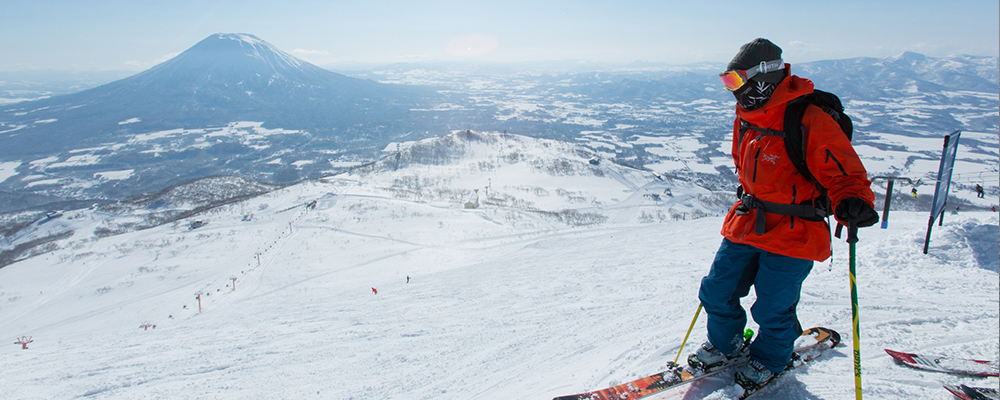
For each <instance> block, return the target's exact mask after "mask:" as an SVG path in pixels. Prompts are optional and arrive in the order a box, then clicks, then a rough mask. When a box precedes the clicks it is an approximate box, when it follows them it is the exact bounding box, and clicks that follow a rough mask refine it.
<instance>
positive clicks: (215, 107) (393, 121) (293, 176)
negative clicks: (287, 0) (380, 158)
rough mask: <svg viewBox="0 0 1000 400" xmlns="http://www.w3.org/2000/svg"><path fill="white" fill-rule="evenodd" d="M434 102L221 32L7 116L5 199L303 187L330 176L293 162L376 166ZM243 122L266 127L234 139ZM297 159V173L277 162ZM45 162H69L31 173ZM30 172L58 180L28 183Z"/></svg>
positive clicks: (411, 90)
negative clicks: (219, 182)
mask: <svg viewBox="0 0 1000 400" xmlns="http://www.w3.org/2000/svg"><path fill="white" fill-rule="evenodd" d="M436 96H437V95H436V94H435V93H434V92H433V91H430V90H427V89H421V88H415V87H404V86H400V85H385V84H380V83H377V82H373V81H369V80H363V79H356V78H349V77H346V76H344V75H340V74H337V73H333V72H330V71H327V70H324V69H322V68H319V67H316V66H315V65H312V64H309V63H306V62H304V61H301V60H298V59H296V58H294V57H292V56H290V55H289V54H287V53H285V52H283V51H281V50H279V49H277V48H275V47H274V46H272V45H271V44H269V43H267V42H265V41H263V40H261V39H259V38H257V37H255V36H253V35H248V34H217V35H212V36H210V37H208V38H206V39H204V40H202V41H201V42H199V43H198V44H196V45H194V46H193V47H191V48H190V49H188V50H186V51H184V52H183V53H181V54H180V55H178V56H176V57H174V58H172V59H170V60H168V61H166V62H164V63H162V64H159V65H157V66H155V67H153V68H151V69H149V70H147V71H145V72H142V73H139V74H136V75H134V76H131V77H128V78H125V79H122V80H118V81H114V82H111V83H109V84H106V85H103V86H99V87H96V88H93V89H89V90H85V91H82V92H79V93H75V94H71V95H64V96H56V97H51V98H47V99H42V100H37V101H31V102H22V103H15V104H11V105H7V106H3V107H0V141H2V143H3V144H4V145H3V146H0V159H2V160H4V161H6V162H14V161H15V160H23V161H24V162H25V164H23V165H20V168H19V169H17V171H15V172H13V173H14V174H15V175H16V174H20V179H16V180H17V181H19V182H15V181H13V180H12V181H11V182H8V186H7V187H8V191H18V190H20V191H21V192H22V193H23V192H44V193H39V194H46V195H54V196H59V197H63V198H75V199H79V198H105V199H106V198H114V199H121V198H124V197H127V196H129V195H136V194H141V193H145V192H149V191H156V190H160V189H163V188H164V187H166V186H169V185H173V184H177V183H181V182H184V181H188V180H191V179H196V178H202V177H205V176H212V175H219V174H233V173H239V174H242V175H243V176H245V177H251V178H257V179H268V180H271V181H277V182H290V181H297V180H299V179H302V178H304V177H309V176H312V177H317V176H320V175H321V172H322V171H324V170H328V169H330V167H321V168H319V169H317V170H315V171H314V170H311V169H310V168H308V167H306V168H304V169H305V172H304V173H302V176H300V173H299V172H298V171H299V169H300V168H297V167H295V166H293V165H291V164H290V163H292V162H295V161H300V160H308V163H310V164H313V163H317V164H319V165H324V164H326V165H329V160H330V159H334V158H335V156H336V155H337V154H347V155H350V154H353V153H355V152H358V151H361V150H363V153H364V154H366V157H368V158H369V159H370V158H371V154H372V153H373V150H371V147H372V146H373V145H377V144H383V145H384V142H385V141H387V140H394V139H395V138H396V137H398V136H402V135H405V134H406V133H408V132H412V131H414V130H415V126H416V125H415V120H413V119H412V116H411V115H410V111H409V109H410V108H413V107H415V106H420V107H424V104H425V102H426V101H427V100H428V99H432V98H434V97H436ZM241 121H260V122H257V123H256V124H255V125H253V123H250V124H251V125H250V126H255V127H256V128H259V129H257V130H255V131H253V132H247V131H245V130H244V131H243V132H245V133H246V134H248V135H250V136H251V138H246V137H242V136H241V135H240V134H238V133H236V132H234V131H232V130H226V129H227V127H232V126H234V124H237V125H239V124H240V123H241ZM192 132H197V133H192ZM205 132H210V134H208V135H204V134H203V133H205ZM270 132H280V134H277V135H274V136H272V134H270ZM178 136H185V137H178ZM261 136H266V138H261ZM257 138H260V139H262V140H254V139H257ZM258 142H260V143H258ZM373 143H374V144H373ZM359 149H361V150H359ZM288 153H291V156H292V157H295V158H296V159H294V160H290V163H289V164H286V165H280V164H271V163H270V162H273V161H274V160H275V159H277V158H280V157H282V156H285V157H286V158H287V157H288V155H287V154H288ZM76 156H83V157H76ZM74 157H76V158H74ZM46 159H50V160H62V161H68V163H56V166H55V167H54V166H53V165H48V167H42V168H38V164H35V166H34V167H32V166H29V165H27V164H26V163H29V162H32V161H40V160H46ZM40 162H42V163H45V162H44V161H40ZM19 164H20V163H19ZM53 167H54V168H53ZM282 167H284V168H282ZM29 170H30V171H29ZM110 171H114V172H113V173H111V174H105V175H103V176H105V177H108V176H115V177H114V178H108V179H104V180H102V179H100V178H99V177H96V176H95V175H94V174H95V173H99V172H110ZM123 171H126V172H123ZM33 175H34V176H36V177H38V176H45V177H46V179H45V180H48V181H49V182H47V183H45V184H41V186H40V187H36V186H35V185H31V184H30V182H31V181H32V180H34V179H32V178H29V177H30V176H33ZM123 175H124V176H123ZM4 179H7V177H6V176H5V177H4ZM52 179H55V180H56V181H52ZM32 188H33V189H32ZM24 189H28V190H24Z"/></svg>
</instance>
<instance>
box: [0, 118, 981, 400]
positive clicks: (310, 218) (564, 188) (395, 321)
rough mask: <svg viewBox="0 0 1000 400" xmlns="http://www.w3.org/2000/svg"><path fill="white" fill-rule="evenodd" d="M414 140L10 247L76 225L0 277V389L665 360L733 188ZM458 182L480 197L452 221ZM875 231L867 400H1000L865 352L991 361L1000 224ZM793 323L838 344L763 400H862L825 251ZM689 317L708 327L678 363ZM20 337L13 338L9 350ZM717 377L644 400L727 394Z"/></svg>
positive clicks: (609, 375)
mask: <svg viewBox="0 0 1000 400" xmlns="http://www.w3.org/2000/svg"><path fill="white" fill-rule="evenodd" d="M422 143H423V142H421V143H417V144H413V145H411V146H410V147H409V149H408V150H406V151H405V152H401V154H400V157H396V158H394V157H389V158H387V159H386V160H384V161H382V162H380V163H378V164H373V165H371V166H368V167H366V168H360V169H357V170H355V171H353V172H352V173H350V174H341V175H336V176H332V177H327V178H324V179H322V180H319V181H312V182H305V183H301V184H297V185H294V186H289V187H286V188H283V189H279V190H275V191H273V192H270V193H267V194H264V195H261V196H257V197H254V198H251V199H248V200H244V201H241V202H238V203H233V204H229V205H226V206H222V207H218V208H215V209H211V210H208V211H205V212H203V213H200V214H198V215H194V216H192V217H190V218H188V219H185V220H180V221H177V222H173V223H168V224H164V225H160V226H157V227H155V228H151V229H146V230H140V231H130V232H127V233H124V234H119V235H112V236H106V235H97V234H95V233H94V232H95V231H98V230H99V228H101V227H105V228H107V227H109V226H114V225H115V224H116V221H119V220H131V219H135V218H136V216H135V215H132V214H128V213H123V214H108V213H106V212H102V211H101V209H100V208H96V209H92V210H75V211H66V212H65V214H64V216H62V217H56V218H50V219H47V220H42V221H38V222H36V223H35V224H33V225H32V226H31V227H29V228H26V230H25V232H30V234H29V233H25V234H23V235H22V236H17V235H14V236H12V237H9V238H4V241H3V242H0V245H3V246H7V247H10V246H14V245H16V244H17V243H20V242H18V241H25V240H30V239H32V238H37V237H40V236H45V235H54V234H59V233H65V232H73V234H72V236H69V237H68V238H65V239H62V240H60V241H58V242H55V243H57V244H58V248H57V249H55V248H53V249H52V250H51V251H49V252H46V253H44V254H41V255H37V256H35V257H32V258H29V259H27V260H23V261H20V262H17V263H14V264H11V265H8V266H6V267H3V268H0V321H3V323H2V324H0V339H3V340H6V341H7V344H6V345H3V346H0V371H3V373H2V374H0V388H2V389H0V390H2V391H0V393H2V394H0V397H2V398H4V399H79V398H87V399H140V398H141V399H159V398H164V399H168V398H169V399H174V398H183V399H400V400H403V399H483V400H488V399H498V400H499V399H503V400H509V399H550V398H552V397H554V396H558V395H566V394H572V393H579V392H583V391H588V390H593V389H598V388H602V387H605V386H609V385H613V384H617V383H622V382H626V381H628V380H631V379H635V378H638V377H640V376H644V375H648V374H652V373H654V372H657V371H659V370H661V369H662V367H663V366H664V364H666V362H668V361H673V360H674V358H675V357H676V356H677V354H678V350H679V346H680V344H681V341H682V340H683V338H684V334H685V333H686V331H687V328H688V326H689V324H690V322H691V318H692V317H693V316H694V311H695V309H696V307H697V304H698V303H697V302H698V300H697V291H698V285H699V281H700V279H701V277H702V276H704V275H705V274H707V273H708V269H709V266H710V264H711V261H712V259H713V257H714V253H715V250H716V249H717V247H718V246H719V244H720V243H721V240H722V238H721V236H720V234H719V229H720V227H721V224H722V216H721V214H722V213H724V212H725V209H726V208H727V207H728V205H729V204H728V202H731V201H732V199H731V197H732V194H731V193H711V192H709V191H707V190H705V189H702V188H699V187H697V186H693V185H690V184H688V183H685V182H680V181H669V180H661V179H659V178H657V177H656V176H654V175H653V174H651V173H649V172H643V171H638V170H634V169H630V168H627V167H624V166H619V165H614V164H611V163H610V162H607V161H601V160H599V157H597V156H596V155H595V154H591V153H588V152H586V151H582V150H580V148H576V147H575V146H572V145H569V144H565V143H562V142H556V141H546V140H535V139H528V138H523V137H516V136H512V135H499V134H498V135H480V136H476V135H465V136H463V135H461V134H453V135H449V136H448V137H446V138H445V139H443V143H445V147H440V146H442V145H441V143H438V144H437V145H438V147H434V146H433V145H432V143H430V142H428V143H423V144H427V146H424V145H422ZM434 149H437V150H434ZM441 149H446V150H447V151H442V150H441ZM432 150H434V151H432ZM421 151H423V153H420V152H421ZM418 154H423V155H424V157H423V158H417V157H416V155H418ZM428 154H432V155H434V156H435V157H437V158H435V159H434V162H424V161H421V160H427V159H428V158H427V155H428ZM515 154H516V155H515ZM993 162H996V160H993ZM474 189H475V190H478V194H479V197H478V198H479V205H478V208H466V205H465V204H464V203H465V202H466V201H467V200H469V199H470V198H475V197H474V196H471V195H472V194H473V193H475V192H474V191H473V190H474ZM668 189H669V191H668ZM876 190H878V189H876ZM668 192H669V194H668ZM991 201H995V199H994V200H991ZM876 207H877V208H878V209H879V210H881V204H877V205H876ZM147 211H148V210H145V211H144V210H136V211H134V213H136V214H138V213H140V212H147ZM194 221H203V222H205V224H204V225H202V226H200V227H197V228H193V227H194V226H195V225H192V224H191V223H192V222H194ZM889 221H890V222H889V226H888V229H885V230H882V229H879V228H878V227H877V226H876V227H872V228H866V229H863V230H862V231H861V233H860V235H859V236H860V238H861V241H860V242H859V243H858V246H857V247H858V276H857V278H858V290H859V303H860V306H861V308H860V320H861V338H860V340H861V349H862V350H861V354H862V358H863V361H862V372H863V376H862V380H863V385H864V395H865V397H866V398H870V399H890V400H892V399H900V400H902V399H905V400H910V399H951V398H952V396H951V394H949V393H948V392H946V391H945V390H944V389H943V388H942V387H941V385H943V384H959V383H964V384H967V385H970V386H988V387H997V386H998V383H997V379H996V378H968V377H958V376H949V375H944V374H939V373H932V372H924V371H919V370H915V369H910V368H907V367H903V366H899V365H895V364H894V363H893V362H892V361H891V359H890V357H889V356H888V355H887V354H886V353H885V352H883V350H882V349H884V348H890V349H895V350H901V351H910V352H919V353H923V354H930V355H938V354H941V355H953V356H958V357H966V358H978V359H987V360H992V361H997V360H998V356H1000V279H998V270H1000V221H998V217H997V214H995V213H989V212H968V213H965V212H963V213H960V214H951V213H949V214H947V215H945V216H944V225H943V226H937V225H935V227H934V231H933V237H932V239H931V245H930V252H929V254H927V255H924V254H922V248H923V241H924V236H925V233H926V229H927V221H928V212H927V211H917V212H912V211H893V212H892V213H891V215H890V218H889ZM54 247H55V246H54ZM5 248H6V247H5ZM234 283H235V287H234ZM373 289H377V290H378V293H377V294H374V293H373ZM199 293H200V304H199V300H198V299H197V298H196V295H197V294H199ZM753 298H754V295H753V293H752V292H751V295H750V296H749V297H748V298H747V299H745V300H744V305H745V306H747V307H748V308H749V306H750V305H751V304H752V301H753ZM199 308H200V310H199ZM799 315H800V319H801V322H802V325H803V326H804V327H808V326H825V327H829V328H832V329H835V330H838V331H839V332H840V333H841V334H842V335H843V337H844V343H843V344H841V346H839V347H837V348H835V349H833V350H831V351H829V352H828V353H826V355H824V356H823V357H821V358H820V359H818V360H816V361H814V362H812V363H810V364H809V365H808V366H806V367H804V368H801V369H798V370H796V371H794V372H792V373H790V374H788V375H786V376H784V377H782V378H781V379H780V380H779V381H777V382H776V383H775V384H774V385H773V386H772V387H769V388H767V389H765V390H764V391H762V392H761V393H760V394H759V395H757V396H755V397H754V398H758V399H762V400H763V399H782V400H797V399H824V400H837V399H854V372H853V368H854V364H853V353H852V351H853V350H852V347H851V346H852V340H854V338H853V337H852V334H851V326H852V324H851V300H850V283H849V279H848V247H847V245H846V244H845V243H844V242H843V241H842V240H835V244H834V257H833V258H832V259H831V260H830V261H827V262H824V263H816V265H815V266H814V268H813V272H812V274H811V275H810V277H809V278H808V279H807V280H806V282H805V287H804V288H803V292H802V299H801V302H800V304H799ZM141 325H150V326H149V327H148V329H147V328H143V327H141ZM152 325H155V327H153V326H152ZM750 327H751V328H756V327H755V326H754V325H753V324H752V322H751V326H750ZM704 329H705V317H704V315H702V316H701V318H699V319H698V321H697V323H696V326H695V331H694V333H693V334H692V338H691V340H690V341H689V342H688V345H687V347H685V349H684V355H686V354H687V352H689V351H692V350H693V348H694V346H697V345H698V344H700V343H701V342H702V341H703V340H704ZM22 337H30V338H31V339H32V340H33V342H32V343H29V344H28V349H22V346H21V345H18V344H14V343H13V342H14V341H17V340H18V339H19V338H22ZM721 385H722V382H721V381H720V380H708V381H705V382H704V383H702V384H697V385H690V386H686V387H682V388H678V389H674V390H671V391H668V392H665V393H663V394H662V395H660V396H658V397H655V398H657V399H697V398H703V397H705V398H709V399H716V400H719V399H729V398H730V397H729V394H728V393H727V392H726V391H725V390H716V389H720V388H721ZM706 396H707V397H706Z"/></svg>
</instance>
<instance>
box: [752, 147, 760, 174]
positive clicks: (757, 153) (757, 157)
mask: <svg viewBox="0 0 1000 400" xmlns="http://www.w3.org/2000/svg"><path fill="white" fill-rule="evenodd" d="M759 158H760V148H759V147H758V148H757V152H756V153H754V155H753V178H752V179H750V182H757V159H759Z"/></svg>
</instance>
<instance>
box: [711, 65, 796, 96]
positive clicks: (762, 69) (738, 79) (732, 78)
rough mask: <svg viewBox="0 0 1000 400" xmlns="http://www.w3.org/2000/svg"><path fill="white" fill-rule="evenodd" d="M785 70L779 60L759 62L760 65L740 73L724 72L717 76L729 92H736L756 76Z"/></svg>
mask: <svg viewBox="0 0 1000 400" xmlns="http://www.w3.org/2000/svg"><path fill="white" fill-rule="evenodd" d="M782 69H785V63H784V61H782V60H781V59H780V58H779V59H777V60H771V61H761V62H760V65H758V66H756V67H753V68H750V69H745V70H741V71H726V72H723V73H721V74H719V76H720V77H721V78H722V84H723V85H725V86H726V88H727V89H729V90H736V89H739V88H740V87H742V86H743V85H744V84H746V81H747V79H750V78H752V77H754V76H755V75H757V74H766V73H768V72H772V71H778V70H782Z"/></svg>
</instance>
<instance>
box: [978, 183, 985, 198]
mask: <svg viewBox="0 0 1000 400" xmlns="http://www.w3.org/2000/svg"><path fill="white" fill-rule="evenodd" d="M976 195H978V196H979V198H980V199H982V198H984V197H985V196H986V193H985V192H984V191H983V185H980V184H978V183H977V184H976Z"/></svg>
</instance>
